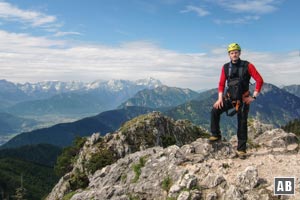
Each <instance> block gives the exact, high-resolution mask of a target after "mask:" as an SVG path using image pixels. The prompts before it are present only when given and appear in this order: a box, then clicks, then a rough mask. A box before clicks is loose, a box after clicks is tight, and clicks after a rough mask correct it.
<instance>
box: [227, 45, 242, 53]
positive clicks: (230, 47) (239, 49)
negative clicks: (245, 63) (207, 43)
mask: <svg viewBox="0 0 300 200" xmlns="http://www.w3.org/2000/svg"><path fill="white" fill-rule="evenodd" d="M234 50H238V51H241V47H240V45H238V44H237V43H231V44H230V45H228V48H227V51H228V52H230V51H234Z"/></svg>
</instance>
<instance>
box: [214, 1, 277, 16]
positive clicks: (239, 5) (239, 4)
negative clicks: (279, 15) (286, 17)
mask: <svg viewBox="0 0 300 200" xmlns="http://www.w3.org/2000/svg"><path fill="white" fill-rule="evenodd" d="M218 3H219V4H220V5H222V6H223V7H225V8H227V9H228V10H230V11H231V12H241V13H245V12H246V13H255V14H266V13H270V12H273V11H275V10H276V9H277V7H276V5H277V3H278V0H242V1H241V0H218Z"/></svg>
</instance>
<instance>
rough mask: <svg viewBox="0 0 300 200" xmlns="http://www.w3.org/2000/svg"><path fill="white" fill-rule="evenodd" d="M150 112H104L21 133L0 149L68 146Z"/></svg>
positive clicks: (127, 109)
mask: <svg viewBox="0 0 300 200" xmlns="http://www.w3.org/2000/svg"><path fill="white" fill-rule="evenodd" d="M151 111H152V109H150V108H143V107H135V106H132V107H126V108H123V109H116V110H111V111H105V112H102V113H100V114H99V115H96V116H93V117H87V118H84V119H81V120H78V121H75V122H69V123H61V124H57V125H54V126H51V127H49V128H42V129H37V130H34V131H31V132H25V133H21V134H19V135H17V136H15V137H14V138H12V139H11V140H10V141H8V142H7V143H5V144H4V145H2V146H1V148H2V149H3V148H13V147H20V146H23V145H33V144H40V143H48V144H52V145H56V146H61V147H64V146H68V145H70V144H71V143H72V141H73V140H74V139H75V137H77V136H80V137H83V136H89V135H91V134H93V133H97V132H99V133H101V134H102V135H105V134H106V133H109V132H113V131H115V130H116V129H117V128H119V127H120V126H121V125H122V124H123V123H124V122H126V121H128V120H130V119H132V118H134V117H136V116H138V115H141V114H145V113H148V112H151Z"/></svg>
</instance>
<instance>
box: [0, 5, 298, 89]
mask: <svg viewBox="0 0 300 200" xmlns="http://www.w3.org/2000/svg"><path fill="white" fill-rule="evenodd" d="M299 8H300V2H299V1H296V0H252V1H247V0H246V1H245V0H244V1H243V0H239V1H238V0H210V1H209V0H160V1H159V0H153V1H146V0H126V1H125V0H101V1H99V0H89V1H82V0H51V1H50V0H48V1H47V0H43V1H41V0H30V1H0V41H1V43H0V65H1V68H2V70H1V71H2V72H1V74H0V78H2V79H7V80H10V81H15V82H27V81H28V82H37V81H44V80H61V81H71V80H75V81H85V82H91V81H94V80H96V79H129V80H136V79H140V78H145V77H148V76H152V77H154V78H157V79H160V80H161V81H162V82H163V83H165V84H167V85H170V86H178V87H189V88H191V89H203V88H212V87H216V86H217V83H218V79H219V75H220V70H221V66H222V65H223V64H224V63H225V62H227V61H228V56H227V54H226V46H227V45H228V44H229V43H231V42H238V43H239V44H240V45H241V46H242V49H243V51H242V59H246V60H249V61H250V62H252V63H253V64H254V65H255V66H256V67H257V69H258V70H259V71H260V72H261V74H262V75H263V77H264V79H265V81H266V82H271V83H274V84H276V85H288V84H299V78H298V77H299V75H300V66H299V65H300V64H299V63H300V62H299V61H300V53H299V51H300V45H299V44H300V37H299V36H300V23H299V19H300V14H299V11H298V9H299ZM278 71H282V72H281V73H280V74H278Z"/></svg>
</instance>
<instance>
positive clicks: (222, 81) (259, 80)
mask: <svg viewBox="0 0 300 200" xmlns="http://www.w3.org/2000/svg"><path fill="white" fill-rule="evenodd" d="M248 72H249V74H250V76H251V77H252V78H253V79H254V80H255V81H256V84H255V91H257V92H260V90H261V88H262V85H263V84H264V80H263V79H262V77H261V75H260V74H259V73H258V71H257V70H256V68H255V66H254V65H253V64H252V63H249V65H248ZM225 83H226V76H225V70H224V66H223V67H222V72H221V77H220V82H219V89H218V91H219V92H223V93H224V88H225Z"/></svg>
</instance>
